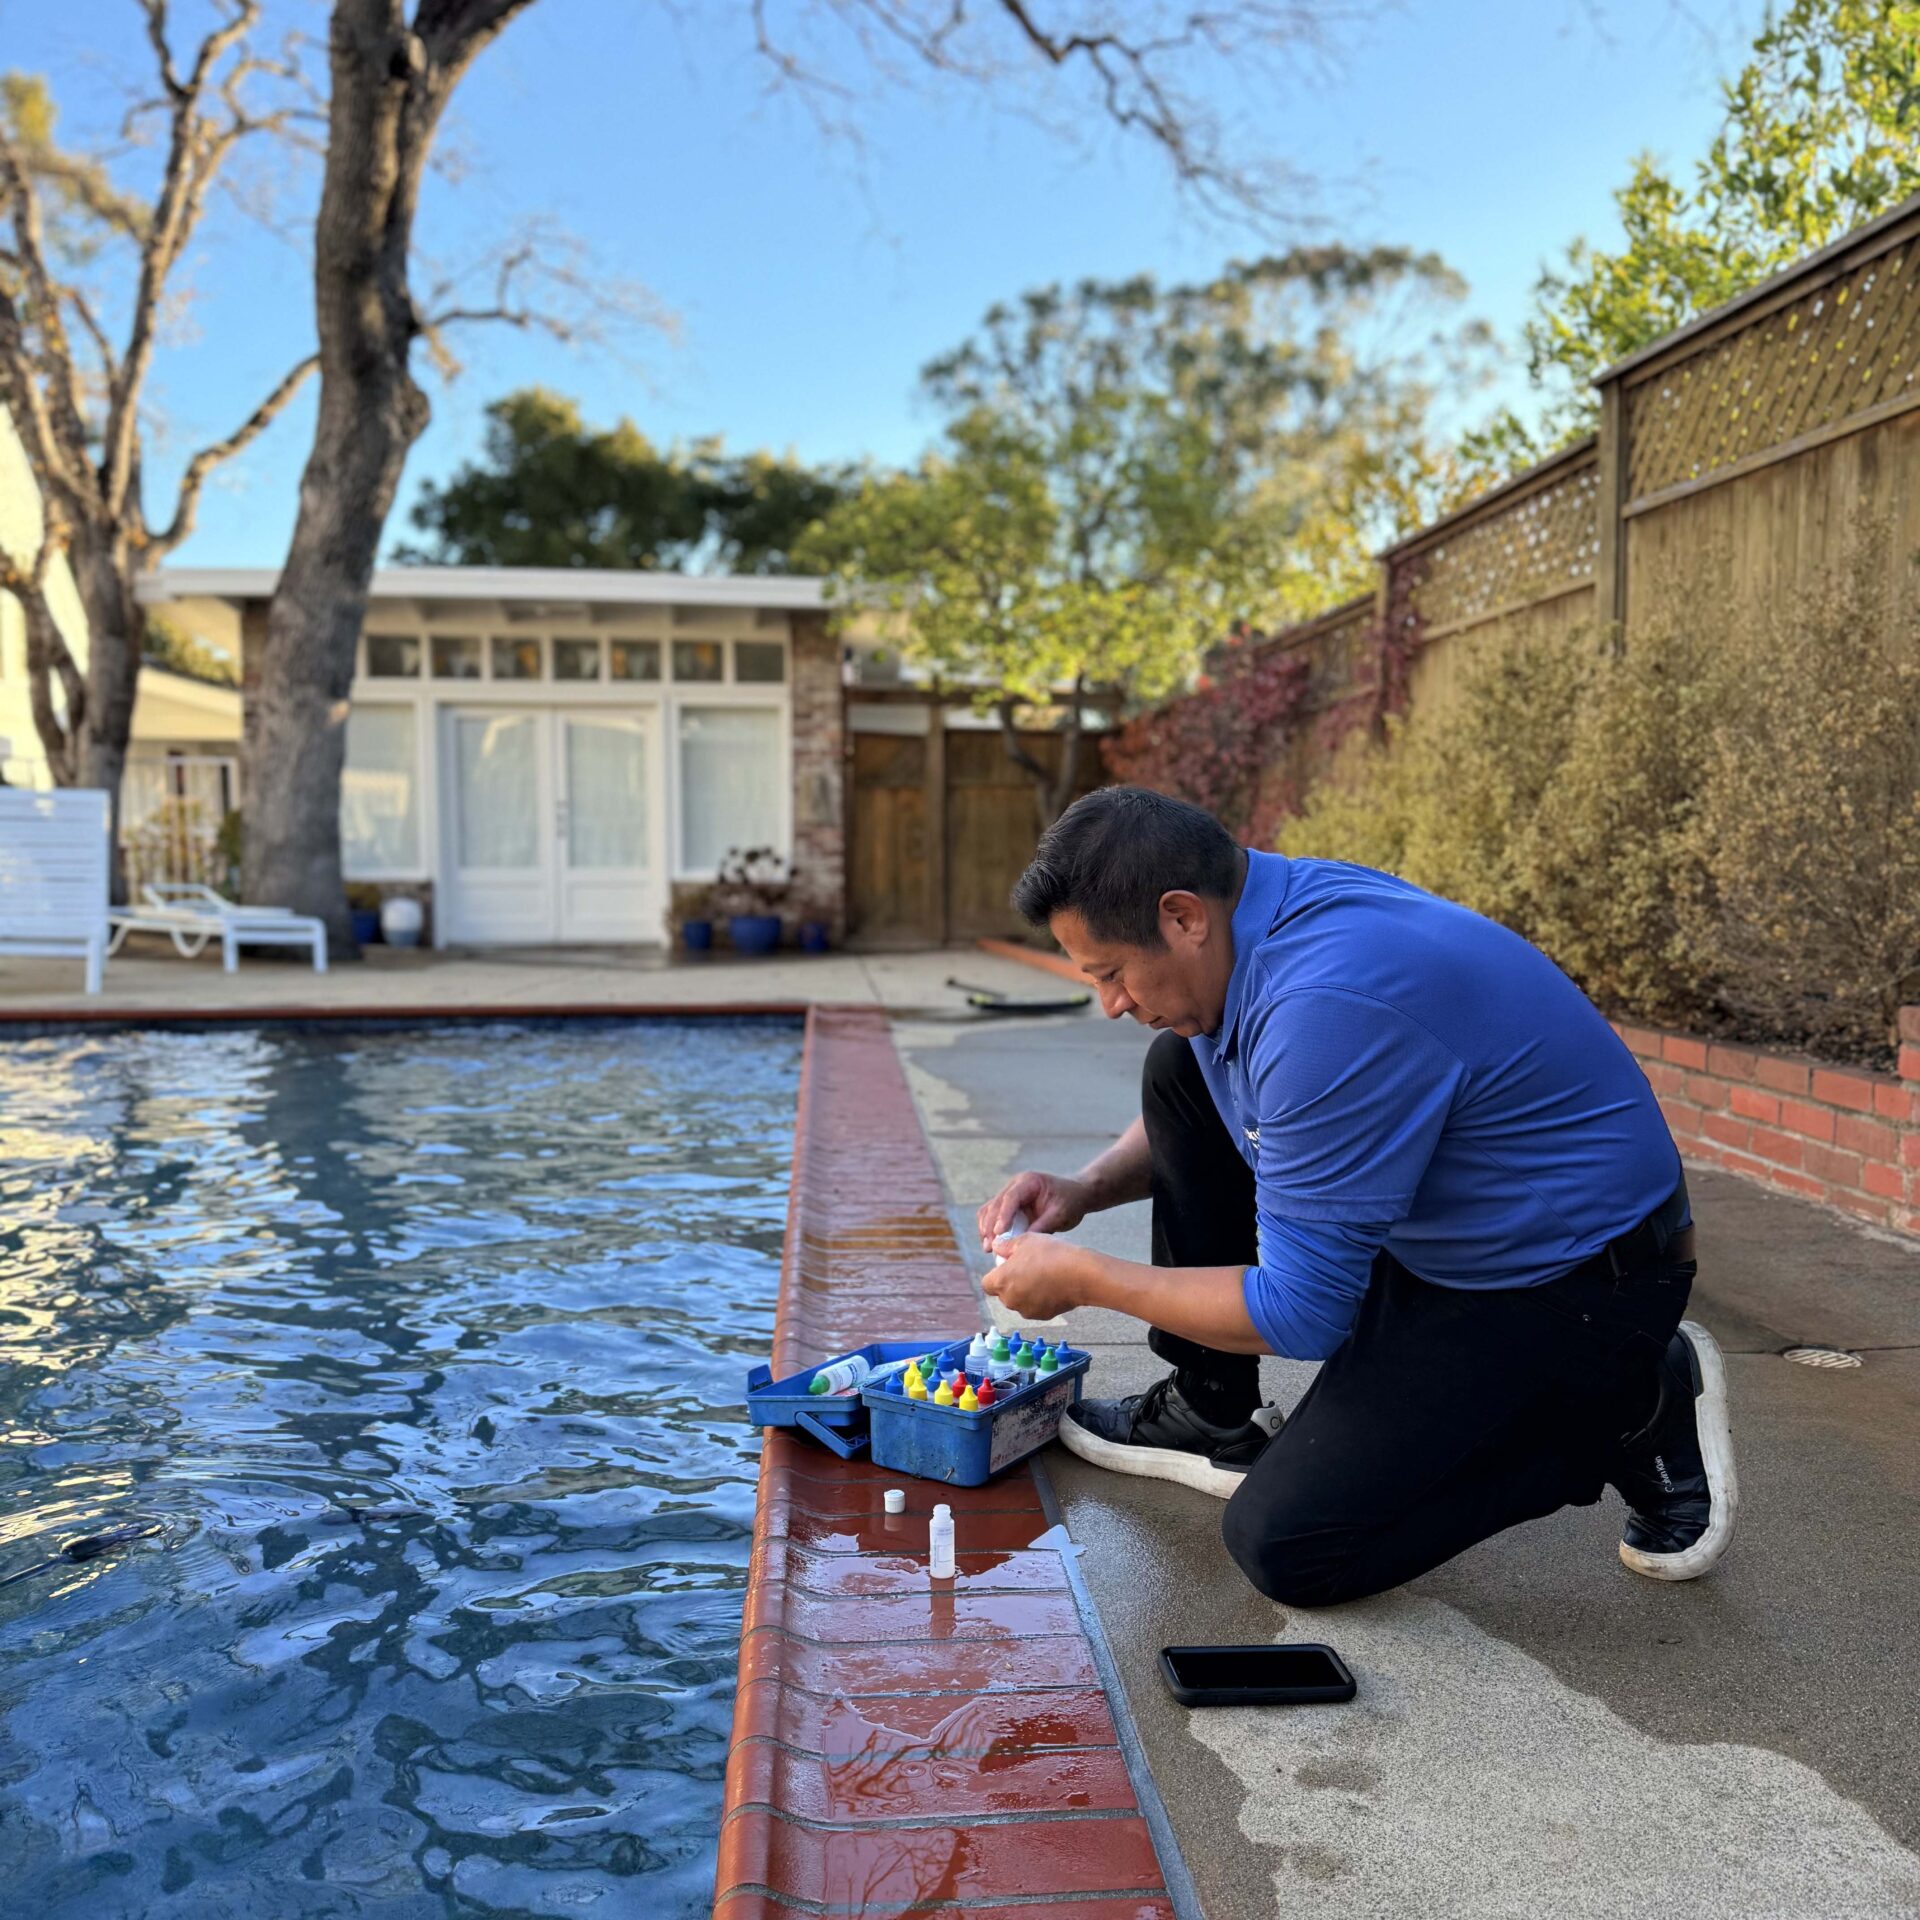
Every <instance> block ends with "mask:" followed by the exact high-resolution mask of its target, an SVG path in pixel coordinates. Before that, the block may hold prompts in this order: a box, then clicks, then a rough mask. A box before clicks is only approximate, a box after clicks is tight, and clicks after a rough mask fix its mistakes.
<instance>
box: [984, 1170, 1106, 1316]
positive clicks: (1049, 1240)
mask: <svg viewBox="0 0 1920 1920" xmlns="http://www.w3.org/2000/svg"><path fill="white" fill-rule="evenodd" d="M1022 1177H1023V1178H1025V1177H1027V1176H1024V1175H1023V1176H1022ZM1036 1177H1037V1176H1036ZM981 1211H982V1213H984V1212H985V1211H986V1209H985V1208H984V1207H983V1208H982V1209H981ZM1006 1252H1007V1257H1006V1259H1005V1260H1003V1261H1002V1262H1001V1263H1000V1265H999V1266H997V1267H995V1268H994V1269H993V1271H992V1272H991V1273H989V1274H988V1275H987V1276H986V1278H985V1279H983V1280H982V1281H981V1283H980V1284H981V1285H982V1286H983V1287H985V1288H986V1290H987V1291H988V1292H989V1293H990V1294H992V1295H993V1297H994V1298H995V1299H996V1300H998V1301H1000V1302H1001V1304H1002V1305H1003V1306H1006V1307H1008V1308H1010V1309H1011V1310H1012V1311H1013V1312H1015V1313H1017V1314H1018V1315H1019V1316H1020V1318H1021V1319H1023V1320H1051V1319H1053V1318H1054V1316H1055V1315H1056V1314H1062V1313H1065V1312H1066V1311H1067V1309H1068V1308H1069V1307H1080V1306H1085V1305H1086V1298H1087V1296H1086V1289H1087V1284H1088V1280H1089V1278H1090V1276H1089V1273H1088V1267H1089V1264H1090V1261H1089V1256H1088V1254H1087V1251H1086V1249H1085V1248H1083V1247H1076V1246H1071V1245H1069V1244H1068V1243H1067V1242H1066V1241H1064V1240H1056V1239H1054V1238H1053V1236H1052V1235H1051V1234H1047V1233H1040V1232H1037V1231H1035V1232H1028V1233H1023V1234H1021V1235H1020V1236H1019V1237H1018V1238H1017V1239H1014V1240H1009V1241H1008V1242H1007V1248H1006Z"/></svg>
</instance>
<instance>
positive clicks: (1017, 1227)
mask: <svg viewBox="0 0 1920 1920" xmlns="http://www.w3.org/2000/svg"><path fill="white" fill-rule="evenodd" d="M1032 1224H1033V1222H1032V1221H1031V1220H1029V1219H1028V1218H1027V1216H1026V1214H1025V1213H1024V1212H1021V1213H1016V1214H1015V1215H1014V1216H1013V1218H1012V1219H1011V1220H1009V1221H1008V1222H1007V1229H1006V1231H1005V1232H1004V1233H1003V1234H1001V1236H1000V1238H1001V1239H1002V1240H1012V1239H1015V1238H1017V1237H1018V1236H1019V1235H1020V1234H1023V1233H1025V1232H1026V1230H1027V1229H1028V1228H1029V1227H1030V1226H1031V1225H1032ZM996 1244H997V1243H996ZM993 1264H994V1265H995V1266H996V1267H1004V1266H1005V1265H1006V1264H1007V1256H1006V1255H1005V1254H1004V1253H996V1254H995V1255H994V1256H993Z"/></svg>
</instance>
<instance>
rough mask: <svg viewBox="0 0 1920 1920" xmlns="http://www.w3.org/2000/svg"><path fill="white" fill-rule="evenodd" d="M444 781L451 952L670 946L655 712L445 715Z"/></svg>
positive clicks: (466, 711) (472, 711)
mask: <svg viewBox="0 0 1920 1920" xmlns="http://www.w3.org/2000/svg"><path fill="white" fill-rule="evenodd" d="M441 767H442V784H443V791H444V794H445V801H444V814H443V818H444V820H445V822H446V841H447V845H446V860H445V863H444V867H443V872H444V873H445V876H446V887H445V890H446V893H447V896H448V897H447V899H446V901H445V904H444V907H443V909H442V911H443V912H444V915H445V926H446V937H447V938H448V939H449V940H451V941H454V942H456V943H463V944H464V943H474V944H492V945H515V944H527V945H538V944H540V943H542V942H544V941H551V940H563V941H576V940H577V941H635V940H639V941H654V940H659V939H661V938H663V927H662V919H663V916H664V914H665V912H666V904H667V896H666V847H665V835H664V833H663V832H662V830H661V828H662V822H661V811H662V792H661V762H660V732H659V715H658V713H657V711H656V710H654V709H653V708H638V707H637V708H613V707H607V708H581V709H573V708H569V709H564V710H554V709H550V708H526V707H452V708H448V709H446V710H445V712H444V715H443V718H442V736H441Z"/></svg>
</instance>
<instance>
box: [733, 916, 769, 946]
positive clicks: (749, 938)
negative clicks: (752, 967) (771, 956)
mask: <svg viewBox="0 0 1920 1920" xmlns="http://www.w3.org/2000/svg"><path fill="white" fill-rule="evenodd" d="M727 932H728V933H729V934H730V935H732V937H733V950H734V952H735V953H771V952H772V951H773V950H774V948H775V947H777V946H778V945H779V944H780V916H779V915H778V914H777V913H736V914H735V915H733V917H732V918H731V919H730V920H728V922H727Z"/></svg>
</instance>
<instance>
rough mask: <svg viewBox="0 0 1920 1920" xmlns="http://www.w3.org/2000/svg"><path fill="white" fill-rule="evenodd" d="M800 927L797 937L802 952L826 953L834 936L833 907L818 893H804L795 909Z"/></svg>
mask: <svg viewBox="0 0 1920 1920" xmlns="http://www.w3.org/2000/svg"><path fill="white" fill-rule="evenodd" d="M795 911H796V912H797V914H798V916H799V921H800V927H799V932H798V935H797V938H798V940H799V944H800V951H801V952H802V953H825V952H826V950H827V948H828V946H829V945H830V944H831V942H832V938H833V908H832V906H831V905H830V904H829V903H828V902H827V901H825V900H823V899H822V898H821V897H820V896H819V895H818V894H812V893H809V894H803V895H802V896H801V899H800V903H799V906H798V907H797V908H796V909H795Z"/></svg>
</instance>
